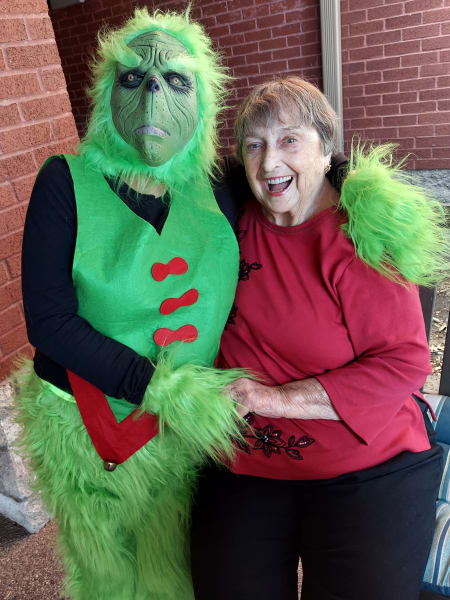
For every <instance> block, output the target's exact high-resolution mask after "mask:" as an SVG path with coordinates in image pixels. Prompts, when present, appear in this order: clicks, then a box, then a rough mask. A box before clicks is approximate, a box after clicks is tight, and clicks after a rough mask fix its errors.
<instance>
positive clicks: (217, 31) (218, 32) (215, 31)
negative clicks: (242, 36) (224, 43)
mask: <svg viewBox="0 0 450 600" xmlns="http://www.w3.org/2000/svg"><path fill="white" fill-rule="evenodd" d="M208 33H209V35H210V36H211V37H212V38H213V39H215V40H217V39H219V38H222V37H224V36H228V35H229V34H230V26H229V25H218V26H217V27H210V28H209V29H208ZM231 33H232V34H234V33H237V32H235V31H231Z"/></svg>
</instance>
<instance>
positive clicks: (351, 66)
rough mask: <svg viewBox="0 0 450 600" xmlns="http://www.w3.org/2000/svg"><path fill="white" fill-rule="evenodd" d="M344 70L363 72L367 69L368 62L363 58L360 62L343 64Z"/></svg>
mask: <svg viewBox="0 0 450 600" xmlns="http://www.w3.org/2000/svg"><path fill="white" fill-rule="evenodd" d="M342 70H343V72H344V73H345V72H347V73H362V72H364V71H365V70H366V63H365V62H364V61H363V60H362V61H360V62H352V63H347V64H345V65H342Z"/></svg>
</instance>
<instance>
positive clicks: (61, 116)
mask: <svg viewBox="0 0 450 600" xmlns="http://www.w3.org/2000/svg"><path fill="white" fill-rule="evenodd" d="M71 115H72V112H65V113H60V114H58V115H52V116H49V117H43V118H42V119H34V120H33V121H20V122H19V123H16V124H15V125H10V126H9V127H0V134H1V133H3V132H6V133H7V132H8V131H14V130H15V129H23V128H24V127H33V125H42V124H43V123H50V122H52V121H55V120H58V119H65V118H67V117H70V116H71ZM69 137H71V136H69ZM1 156H7V154H6V153H5V154H2V155H1Z"/></svg>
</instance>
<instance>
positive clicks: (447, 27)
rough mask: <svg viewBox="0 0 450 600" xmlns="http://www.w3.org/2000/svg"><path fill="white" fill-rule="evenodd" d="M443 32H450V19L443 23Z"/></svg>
mask: <svg viewBox="0 0 450 600" xmlns="http://www.w3.org/2000/svg"><path fill="white" fill-rule="evenodd" d="M442 33H443V34H447V33H450V21H447V22H446V23H442Z"/></svg>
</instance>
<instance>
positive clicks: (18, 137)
mask: <svg viewBox="0 0 450 600" xmlns="http://www.w3.org/2000/svg"><path fill="white" fill-rule="evenodd" d="M50 133H51V132H50V123H39V124H37V125H29V126H27V127H24V126H22V127H15V128H14V129H8V130H7V131H0V148H1V150H2V152H4V153H5V154H8V153H11V152H17V150H27V149H28V148H31V147H33V146H39V145H41V144H45V143H47V142H49V141H50Z"/></svg>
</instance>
